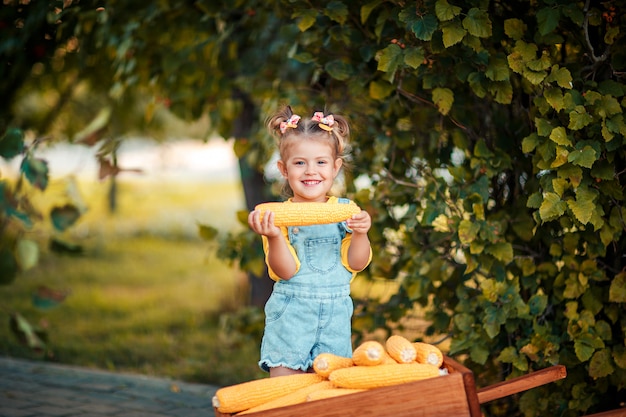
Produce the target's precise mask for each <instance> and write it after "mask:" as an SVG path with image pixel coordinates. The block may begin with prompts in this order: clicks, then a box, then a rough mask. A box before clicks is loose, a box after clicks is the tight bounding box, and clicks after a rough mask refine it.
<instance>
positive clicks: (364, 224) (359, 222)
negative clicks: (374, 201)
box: [346, 210, 372, 233]
mask: <svg viewBox="0 0 626 417" xmlns="http://www.w3.org/2000/svg"><path fill="white" fill-rule="evenodd" d="M346 224H347V225H348V227H349V228H350V229H352V233H367V232H368V231H369V230H370V227H372V218H371V217H370V214H369V213H368V212H367V211H365V210H361V212H360V213H358V214H355V215H353V216H352V217H351V218H350V219H348V220H347V221H346Z"/></svg>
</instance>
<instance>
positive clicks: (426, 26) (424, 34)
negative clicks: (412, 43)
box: [410, 14, 438, 41]
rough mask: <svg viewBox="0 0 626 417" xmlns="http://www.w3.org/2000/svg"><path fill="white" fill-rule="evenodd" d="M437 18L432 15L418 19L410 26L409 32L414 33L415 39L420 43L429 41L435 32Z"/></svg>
mask: <svg viewBox="0 0 626 417" xmlns="http://www.w3.org/2000/svg"><path fill="white" fill-rule="evenodd" d="M437 26H438V23H437V18H436V17H435V16H434V15H432V14H427V15H424V16H421V17H418V18H417V20H415V22H414V23H412V24H411V25H410V28H411V30H412V31H413V33H415V37H416V38H417V39H419V40H421V41H430V40H431V38H432V36H433V33H435V31H436V30H437Z"/></svg>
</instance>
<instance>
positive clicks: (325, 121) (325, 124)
mask: <svg viewBox="0 0 626 417" xmlns="http://www.w3.org/2000/svg"><path fill="white" fill-rule="evenodd" d="M311 120H314V121H316V122H319V125H318V126H319V127H321V128H322V129H324V130H327V131H329V132H330V131H331V130H333V125H334V124H335V118H334V117H333V115H332V114H329V115H328V116H324V113H322V112H321V111H316V112H315V113H313V117H311Z"/></svg>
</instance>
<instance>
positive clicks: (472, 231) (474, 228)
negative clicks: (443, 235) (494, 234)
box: [458, 219, 480, 245]
mask: <svg viewBox="0 0 626 417" xmlns="http://www.w3.org/2000/svg"><path fill="white" fill-rule="evenodd" d="M479 231H480V225H479V224H478V223H476V222H473V221H471V220H466V219H463V220H461V223H459V230H458V234H459V240H460V241H461V243H462V244H464V245H468V244H470V243H471V242H473V241H474V239H476V236H478V232H479Z"/></svg>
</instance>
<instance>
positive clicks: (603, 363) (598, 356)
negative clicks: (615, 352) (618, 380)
mask: <svg viewBox="0 0 626 417" xmlns="http://www.w3.org/2000/svg"><path fill="white" fill-rule="evenodd" d="M613 372H615V368H613V365H612V364H611V350H610V349H602V350H599V351H597V352H596V353H594V354H593V357H592V358H591V361H589V376H590V377H592V378H604V377H606V376H609V375H611V374H612V373H613Z"/></svg>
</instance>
